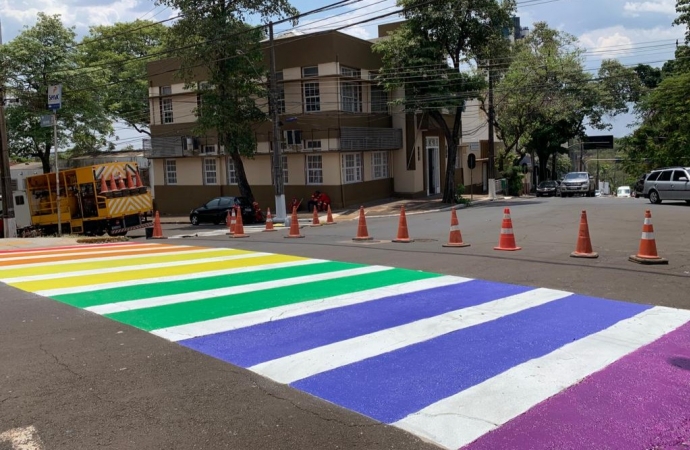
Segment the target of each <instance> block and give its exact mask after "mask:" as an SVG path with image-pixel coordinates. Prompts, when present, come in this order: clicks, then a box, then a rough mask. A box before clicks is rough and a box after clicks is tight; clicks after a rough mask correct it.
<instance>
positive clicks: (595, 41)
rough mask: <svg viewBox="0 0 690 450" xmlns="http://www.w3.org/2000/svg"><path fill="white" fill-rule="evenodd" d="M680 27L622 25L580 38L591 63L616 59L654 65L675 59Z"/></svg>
mask: <svg viewBox="0 0 690 450" xmlns="http://www.w3.org/2000/svg"><path fill="white" fill-rule="evenodd" d="M682 37H683V30H682V29H680V28H678V27H654V28H646V29H645V28H626V27H623V26H621V25H618V26H614V27H608V28H601V29H598V30H593V31H589V32H587V33H584V34H582V35H581V36H580V37H579V41H580V44H581V45H582V46H583V47H585V48H586V54H585V55H586V57H587V60H588V61H597V60H601V59H605V58H615V59H619V60H621V62H623V63H624V64H627V63H632V61H630V60H632V59H634V60H635V62H640V63H653V62H657V61H660V60H663V59H670V58H673V55H674V52H675V42H676V39H680V38H682Z"/></svg>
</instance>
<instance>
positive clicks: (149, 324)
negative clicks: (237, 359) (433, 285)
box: [106, 269, 441, 331]
mask: <svg viewBox="0 0 690 450" xmlns="http://www.w3.org/2000/svg"><path fill="white" fill-rule="evenodd" d="M439 276H441V275H439V274H435V273H428V272H419V271H414V270H406V269H392V270H387V271H385V272H378V273H370V274H365V275H357V276H353V277H348V278H342V279H339V280H326V281H317V282H313V283H305V284H300V285H297V286H288V287H281V288H276V289H267V290H265V291H261V292H259V293H253V292H250V293H247V294H238V295H229V296H224V297H217V298H211V299H207V300H198V301H193V302H185V303H176V304H174V305H165V306H158V307H153V308H145V309H138V310H134V311H123V312H118V313H113V314H107V315H106V316H107V317H110V318H111V319H114V320H117V321H119V322H123V323H126V324H128V325H132V326H134V327H137V328H141V329H143V330H146V331H151V330H155V329H158V328H166V327H173V326H177V325H184V324H189V323H193V322H200V321H202V320H210V319H217V318H219V317H227V316H233V315H237V314H244V313H248V312H252V311H258V310H261V309H266V308H275V307H277V306H283V305H289V304H294V303H299V302H305V301H309V300H318V299H320V298H326V297H334V296H336V295H343V294H348V293H352V292H359V291H364V290H367V289H375V288H380V287H384V286H390V285H393V284H398V283H405V282H408V281H415V280H423V279H428V278H435V277H439Z"/></svg>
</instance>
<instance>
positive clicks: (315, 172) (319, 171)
mask: <svg viewBox="0 0 690 450" xmlns="http://www.w3.org/2000/svg"><path fill="white" fill-rule="evenodd" d="M305 156H306V159H305V163H304V169H305V171H306V184H307V185H321V184H323V157H322V155H305ZM310 160H311V161H310ZM317 160H318V167H310V166H311V164H312V163H313V162H316V161H317ZM312 176H314V179H312Z"/></svg>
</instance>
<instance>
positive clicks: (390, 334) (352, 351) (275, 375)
mask: <svg viewBox="0 0 690 450" xmlns="http://www.w3.org/2000/svg"><path fill="white" fill-rule="evenodd" d="M569 295H571V293H570V292H564V291H557V290H553V289H535V290H533V291H529V292H525V293H522V294H518V295H514V296H510V297H505V298H501V299H498V300H495V301H493V302H490V303H485V304H482V305H479V306H474V307H470V308H466V309H462V310H459V311H452V312H450V313H446V314H442V315H440V316H436V317H432V318H429V319H423V320H419V321H416V322H413V323H411V324H406V325H401V326H398V327H394V328H389V329H386V330H382V331H379V332H376V333H371V334H367V335H364V336H359V337H356V338H352V339H348V340H345V341H340V342H336V343H334V344H331V345H326V346H323V347H318V348H315V349H312V350H307V351H305V352H300V353H297V354H294V355H290V356H286V357H283V358H279V359H275V360H272V361H267V362H265V363H261V364H257V365H255V366H252V367H249V370H252V371H254V372H256V373H259V374H261V375H264V376H266V377H268V378H271V379H273V380H274V381H277V382H279V383H284V384H290V383H293V382H295V381H297V380H301V379H304V378H307V377H310V376H313V375H316V374H318V373H321V372H325V371H327V370H332V369H335V368H337V367H342V366H344V365H346V364H352V363H355V362H357V361H361V360H363V359H366V358H371V357H374V356H377V355H381V354H383V353H387V352H391V351H393V350H396V349H399V348H402V347H406V346H408V345H412V344H414V343H415V342H422V341H426V340H429V339H432V338H434V337H437V336H440V335H443V334H446V333H450V332H453V331H457V330H461V329H463V328H467V327H471V326H474V325H478V324H481V323H484V322H488V321H491V320H495V319H498V318H499V317H503V316H505V315H508V314H512V313H515V312H518V311H522V310H524V309H527V308H533V307H535V306H538V305H542V304H544V303H548V302H552V301H554V300H558V299H561V298H564V297H567V296H569Z"/></svg>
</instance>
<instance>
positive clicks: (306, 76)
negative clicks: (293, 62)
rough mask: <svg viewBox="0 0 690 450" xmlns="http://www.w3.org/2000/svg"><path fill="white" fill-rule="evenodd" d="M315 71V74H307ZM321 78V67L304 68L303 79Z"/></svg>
mask: <svg viewBox="0 0 690 450" xmlns="http://www.w3.org/2000/svg"><path fill="white" fill-rule="evenodd" d="M312 69H313V70H314V72H313V73H310V74H307V72H308V71H311V70H312ZM318 76H319V66H304V67H302V78H315V77H318Z"/></svg>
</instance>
